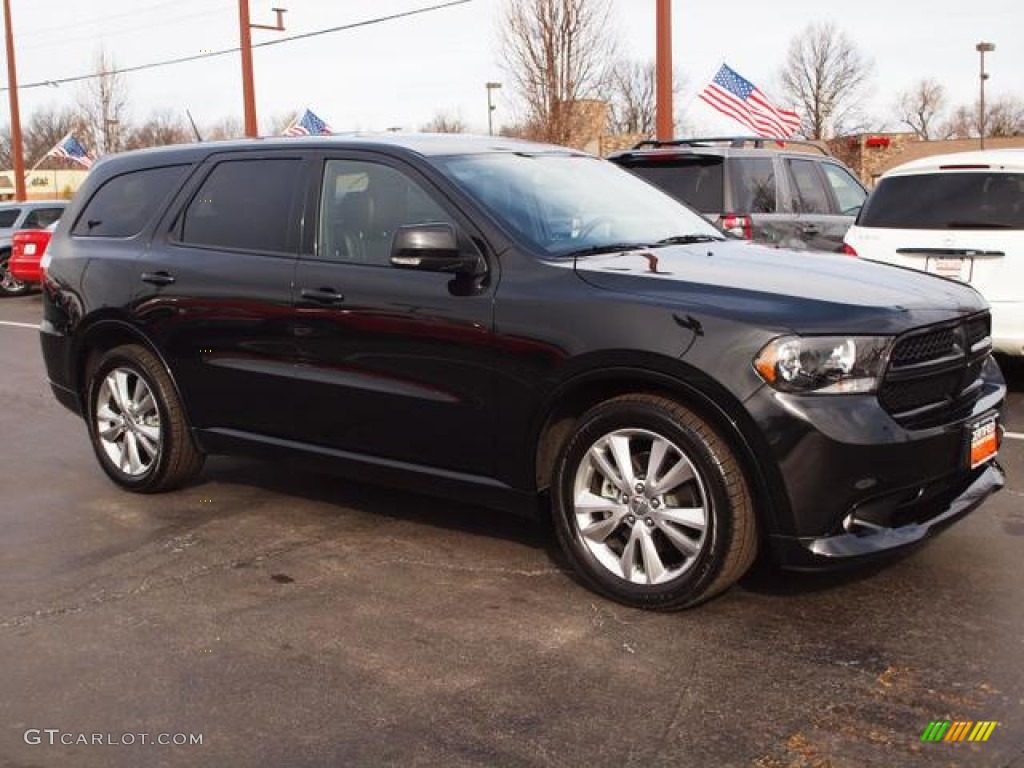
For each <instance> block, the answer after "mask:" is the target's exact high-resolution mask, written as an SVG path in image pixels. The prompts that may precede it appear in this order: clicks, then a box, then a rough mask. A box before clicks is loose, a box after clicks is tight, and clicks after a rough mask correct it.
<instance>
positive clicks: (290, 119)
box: [263, 109, 302, 136]
mask: <svg viewBox="0 0 1024 768" xmlns="http://www.w3.org/2000/svg"><path fill="white" fill-rule="evenodd" d="M301 116H302V110H301V109H300V110H296V111H293V112H278V113H277V114H275V115H271V116H270V117H269V118H268V119H266V120H264V121H263V124H264V125H265V126H267V132H266V134H265V135H266V136H283V135H284V132H285V131H286V130H287V129H288V128H289V126H291V124H292V123H294V122H295V121H296V120H297V119H298V118H300V117H301Z"/></svg>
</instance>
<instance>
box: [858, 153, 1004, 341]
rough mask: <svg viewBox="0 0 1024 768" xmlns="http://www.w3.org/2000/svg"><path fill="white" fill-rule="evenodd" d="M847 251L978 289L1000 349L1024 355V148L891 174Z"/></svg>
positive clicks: (950, 158)
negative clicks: (989, 310) (987, 310)
mask: <svg viewBox="0 0 1024 768" xmlns="http://www.w3.org/2000/svg"><path fill="white" fill-rule="evenodd" d="M845 241H846V245H847V249H846V250H847V251H848V252H852V253H854V254H855V255H857V256H861V257H863V258H866V259H873V260H875V261H883V262H886V263H888V264H897V265H900V266H904V267H911V268H913V269H918V270H921V271H924V272H930V273H932V274H935V275H939V276H941V277H946V278H951V279H953V280H960V281H962V282H965V283H969V284H970V285H972V286H974V287H975V288H976V289H977V290H978V291H979V292H980V293H981V294H982V295H983V296H984V297H985V298H986V299H987V300H988V302H989V304H991V305H992V340H993V344H994V347H995V349H996V351H997V352H1002V353H1004V354H1007V355H1015V356H1018V357H1020V356H1024V149H1000V150H991V151H981V152H960V153H957V154H952V155H938V156H936V157H927V158H924V159H921V160H914V161H913V162H910V163H906V164H905V165H901V166H898V167H897V168H893V169H892V170H890V171H889V172H888V173H886V174H884V175H883V176H882V178H881V179H880V180H879V182H878V186H877V187H876V188H875V190H874V191H873V192H872V193H871V196H870V197H869V198H868V200H867V202H866V203H865V204H864V208H863V210H862V211H861V213H860V215H859V216H858V217H857V222H856V223H855V224H854V226H853V227H851V228H850V230H849V231H848V232H847V233H846V238H845Z"/></svg>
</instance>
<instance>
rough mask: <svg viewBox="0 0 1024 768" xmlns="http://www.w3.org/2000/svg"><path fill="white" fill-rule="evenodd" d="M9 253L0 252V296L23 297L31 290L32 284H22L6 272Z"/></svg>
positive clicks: (9, 257)
mask: <svg viewBox="0 0 1024 768" xmlns="http://www.w3.org/2000/svg"><path fill="white" fill-rule="evenodd" d="M10 260H11V252H10V251H0V296H24V295H25V294H26V293H28V292H29V291H31V290H32V283H23V282H22V281H21V280H18V279H16V278H15V277H14V275H12V274H11V273H10V272H8V271H7V262H8V261H10Z"/></svg>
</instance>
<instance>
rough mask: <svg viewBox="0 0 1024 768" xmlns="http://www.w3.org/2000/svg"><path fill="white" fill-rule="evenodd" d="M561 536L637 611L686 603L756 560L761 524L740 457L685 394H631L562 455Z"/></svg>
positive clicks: (602, 411)
mask: <svg viewBox="0 0 1024 768" xmlns="http://www.w3.org/2000/svg"><path fill="white" fill-rule="evenodd" d="M553 501H554V520H555V527H556V530H557V533H558V537H559V540H560V542H561V544H562V547H563V549H564V551H565V552H566V554H567V556H568V557H569V559H570V560H571V561H572V563H573V565H574V566H575V567H576V568H577V570H578V571H579V573H580V574H581V576H582V577H583V579H584V580H585V581H586V582H587V583H588V584H589V585H590V586H591V587H593V588H594V589H595V590H597V591H598V592H601V593H602V594H604V595H607V596H608V597H611V598H613V599H615V600H618V601H619V602H622V603H626V604H628V605H631V606H634V607H638V608H654V609H660V610H672V609H679V608H685V607H688V606H691V605H694V604H696V603H699V602H701V601H703V600H707V599H709V598H711V597H713V596H714V595H716V594H718V593H720V592H722V591H724V590H725V589H727V588H728V587H730V586H731V585H732V584H733V583H735V582H736V581H737V580H738V579H739V578H740V577H741V576H742V575H743V574H744V573H745V572H746V571H747V569H748V568H749V567H750V565H751V564H752V563H753V561H754V557H755V555H756V553H757V528H756V524H755V518H754V511H753V505H752V502H751V497H750V492H749V488H748V486H747V483H746V479H745V478H744V476H743V472H742V471H741V469H740V466H739V463H738V461H737V459H736V456H735V454H734V453H733V451H732V449H731V448H730V447H729V446H728V444H727V443H726V442H725V441H724V440H723V439H722V438H721V436H720V435H719V434H718V433H717V432H716V431H715V429H714V428H713V427H712V426H711V425H710V424H709V423H708V422H707V421H706V420H704V419H702V418H701V417H700V416H698V415H697V414H695V413H694V412H693V411H691V410H689V409H687V408H686V407H685V406H683V405H681V404H680V403H678V402H675V401H673V400H669V399H667V398H664V397H657V396H652V395H626V396H623V397H618V398H615V399H613V400H609V401H607V402H605V403H602V404H601V405H598V406H596V407H595V408H593V409H591V410H590V411H588V412H587V413H586V414H584V416H583V417H582V418H581V419H580V421H579V423H578V425H577V428H576V431H575V433H574V434H573V436H572V437H571V438H570V440H569V441H568V443H567V444H566V446H565V448H564V449H563V451H562V453H561V456H560V457H559V459H558V462H557V465H556V469H555V478H554V483H553Z"/></svg>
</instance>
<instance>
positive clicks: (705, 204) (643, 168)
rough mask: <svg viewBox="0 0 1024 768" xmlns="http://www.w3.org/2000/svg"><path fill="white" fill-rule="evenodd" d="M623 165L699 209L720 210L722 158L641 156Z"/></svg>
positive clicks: (709, 211) (713, 211)
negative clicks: (635, 163)
mask: <svg viewBox="0 0 1024 768" xmlns="http://www.w3.org/2000/svg"><path fill="white" fill-rule="evenodd" d="M626 168H627V169H628V170H629V171H630V172H632V173H634V174H635V175H637V176H639V177H640V178H642V179H643V180H644V181H647V182H649V183H651V184H653V185H654V186H656V187H658V188H659V189H661V190H662V191H664V192H667V193H668V194H669V195H671V196H672V197H674V198H675V199H676V200H680V201H682V202H684V203H686V204H687V205H688V206H690V207H691V208H693V209H695V210H698V211H700V212H701V213H721V212H722V211H723V210H724V207H723V202H722V175H723V172H722V158H721V157H687V158H673V159H671V160H645V161H644V163H643V164H642V165H639V164H637V165H633V164H630V165H627V166H626Z"/></svg>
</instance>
